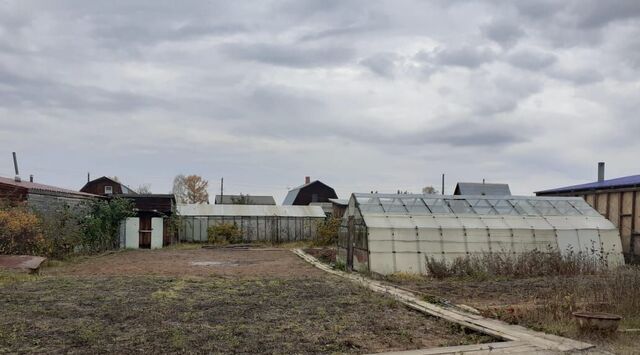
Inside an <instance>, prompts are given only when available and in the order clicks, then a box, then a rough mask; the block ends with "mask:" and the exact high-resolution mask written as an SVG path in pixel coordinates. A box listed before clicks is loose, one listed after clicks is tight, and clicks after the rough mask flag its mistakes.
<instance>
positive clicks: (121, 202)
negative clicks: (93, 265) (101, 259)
mask: <svg viewBox="0 0 640 355" xmlns="http://www.w3.org/2000/svg"><path fill="white" fill-rule="evenodd" d="M89 207H90V212H89V214H88V215H87V216H86V217H85V218H84V220H83V221H82V222H81V224H82V231H83V235H82V240H81V243H80V244H81V245H82V248H83V249H84V250H85V251H87V252H92V253H96V252H102V251H105V250H110V249H115V248H118V247H119V244H120V240H119V229H120V223H122V221H123V220H125V219H126V218H128V217H133V216H135V213H134V212H133V208H134V205H133V202H131V201H130V200H127V199H124V198H120V197H116V198H113V199H111V200H109V201H106V200H96V201H92V202H91V204H90V206H89Z"/></svg>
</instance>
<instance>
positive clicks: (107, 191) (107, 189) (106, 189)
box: [104, 186, 113, 195]
mask: <svg viewBox="0 0 640 355" xmlns="http://www.w3.org/2000/svg"><path fill="white" fill-rule="evenodd" d="M104 193H105V194H107V195H111V194H113V186H105V187H104Z"/></svg>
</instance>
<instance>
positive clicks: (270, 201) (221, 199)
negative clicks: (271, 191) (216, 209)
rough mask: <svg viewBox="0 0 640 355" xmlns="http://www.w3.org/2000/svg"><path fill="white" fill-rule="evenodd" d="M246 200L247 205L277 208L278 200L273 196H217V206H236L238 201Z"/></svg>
mask: <svg viewBox="0 0 640 355" xmlns="http://www.w3.org/2000/svg"><path fill="white" fill-rule="evenodd" d="M242 198H245V199H246V201H248V203H246V204H247V205H272V206H275V204H276V200H275V199H274V198H273V196H253V195H222V196H220V195H216V199H215V204H216V205H235V204H238V203H237V201H239V200H240V199H242Z"/></svg>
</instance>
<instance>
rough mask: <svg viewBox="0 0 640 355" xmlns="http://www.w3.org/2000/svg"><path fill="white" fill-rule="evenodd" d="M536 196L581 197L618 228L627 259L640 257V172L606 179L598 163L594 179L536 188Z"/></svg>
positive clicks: (601, 166)
mask: <svg viewBox="0 0 640 355" xmlns="http://www.w3.org/2000/svg"><path fill="white" fill-rule="evenodd" d="M536 195H537V196H578V197H581V198H583V199H584V200H585V201H586V202H587V203H588V204H589V205H591V207H593V208H594V209H595V210H596V211H598V212H599V213H600V214H602V215H603V216H604V217H606V218H607V219H609V220H610V221H611V222H612V223H613V224H614V225H615V226H616V227H617V228H618V229H619V231H620V237H621V239H622V250H623V251H624V254H625V258H626V260H627V261H628V262H631V261H634V260H635V261H638V260H639V259H640V175H631V176H624V177H619V178H615V179H608V180H605V178H604V163H602V162H601V163H598V180H597V181H594V182H589V183H586V184H580V185H572V186H565V187H559V188H553V189H548V190H542V191H537V192H536Z"/></svg>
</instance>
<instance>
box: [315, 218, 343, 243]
mask: <svg viewBox="0 0 640 355" xmlns="http://www.w3.org/2000/svg"><path fill="white" fill-rule="evenodd" d="M340 222H341V219H340V218H336V217H330V218H327V219H325V220H323V221H321V222H318V224H317V226H316V230H317V237H316V240H315V242H314V244H315V245H318V246H321V245H332V244H336V242H337V240H338V231H339V230H340Z"/></svg>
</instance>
